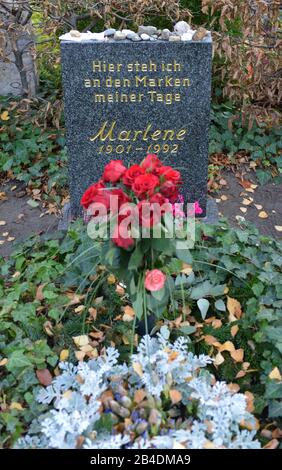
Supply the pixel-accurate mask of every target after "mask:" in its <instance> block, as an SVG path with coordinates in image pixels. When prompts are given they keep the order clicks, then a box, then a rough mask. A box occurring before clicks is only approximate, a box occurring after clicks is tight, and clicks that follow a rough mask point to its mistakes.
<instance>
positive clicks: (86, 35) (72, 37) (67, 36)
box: [60, 31, 106, 42]
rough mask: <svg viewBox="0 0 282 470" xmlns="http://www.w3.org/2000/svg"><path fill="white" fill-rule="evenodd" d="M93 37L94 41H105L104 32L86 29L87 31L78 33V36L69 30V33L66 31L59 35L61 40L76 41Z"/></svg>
mask: <svg viewBox="0 0 282 470" xmlns="http://www.w3.org/2000/svg"><path fill="white" fill-rule="evenodd" d="M93 39H94V40H95V41H105V39H106V38H105V36H104V32H102V33H91V31H87V33H80V35H79V36H78V35H77V34H76V35H73V32H69V33H66V34H63V35H62V36H60V40H61V41H78V42H81V41H92V40H93Z"/></svg>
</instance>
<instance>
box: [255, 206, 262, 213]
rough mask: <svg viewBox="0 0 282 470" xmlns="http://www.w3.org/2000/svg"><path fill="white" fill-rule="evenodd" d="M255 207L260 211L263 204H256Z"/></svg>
mask: <svg viewBox="0 0 282 470" xmlns="http://www.w3.org/2000/svg"><path fill="white" fill-rule="evenodd" d="M254 206H255V208H256V209H257V210H258V211H260V210H261V209H262V205H261V204H254Z"/></svg>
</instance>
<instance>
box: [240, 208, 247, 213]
mask: <svg viewBox="0 0 282 470" xmlns="http://www.w3.org/2000/svg"><path fill="white" fill-rule="evenodd" d="M247 210H248V209H247V208H246V207H240V211H241V212H243V214H246V212H247Z"/></svg>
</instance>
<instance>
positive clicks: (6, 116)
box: [0, 111, 10, 121]
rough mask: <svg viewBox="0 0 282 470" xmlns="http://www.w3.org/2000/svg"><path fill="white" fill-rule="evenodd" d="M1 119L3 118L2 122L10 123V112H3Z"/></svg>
mask: <svg viewBox="0 0 282 470" xmlns="http://www.w3.org/2000/svg"><path fill="white" fill-rule="evenodd" d="M0 117H1V119H2V121H9V119H10V116H9V113H8V111H3V113H2V114H1V116H0Z"/></svg>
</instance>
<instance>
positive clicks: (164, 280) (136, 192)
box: [81, 154, 202, 318]
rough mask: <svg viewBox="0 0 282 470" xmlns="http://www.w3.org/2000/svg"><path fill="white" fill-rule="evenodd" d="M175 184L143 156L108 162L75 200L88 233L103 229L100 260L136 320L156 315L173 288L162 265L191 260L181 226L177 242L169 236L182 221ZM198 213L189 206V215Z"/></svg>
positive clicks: (174, 176) (153, 158)
mask: <svg viewBox="0 0 282 470" xmlns="http://www.w3.org/2000/svg"><path fill="white" fill-rule="evenodd" d="M181 185H182V180H181V174H180V172H179V171H177V170H174V169H173V168H172V167H170V166H166V165H163V163H162V162H161V161H160V160H159V158H158V157H157V155H154V154H149V155H147V156H146V158H145V159H144V160H143V161H142V162H141V163H140V165H137V164H134V165H132V166H130V167H129V168H127V167H126V166H125V165H123V163H122V161H121V160H115V161H114V160H112V161H111V162H110V163H108V164H107V165H106V166H105V168H104V172H103V176H102V178H101V179H100V180H99V181H98V182H97V183H95V184H93V185H91V186H90V187H89V188H88V189H87V190H86V191H85V193H84V194H83V196H82V199H81V205H82V206H83V208H84V210H85V214H86V219H87V220H88V221H89V224H91V227H92V229H93V227H94V228H95V229H96V227H97V226H100V227H99V228H101V226H103V227H104V228H105V227H106V231H105V230H104V231H102V233H103V234H104V236H101V237H100V238H101V243H102V246H101V262H102V263H103V264H104V265H106V266H107V267H108V268H109V270H110V271H112V272H114V273H116V274H117V275H118V277H119V280H120V281H123V282H124V283H125V284H126V285H127V286H128V289H129V294H130V295H131V297H132V301H133V305H134V308H135V311H136V313H137V316H138V317H139V318H140V317H141V316H142V315H143V314H144V313H145V315H146V312H147V309H149V310H151V311H154V313H159V312H160V311H163V310H164V308H165V307H166V304H167V301H168V298H169V292H170V290H171V288H172V287H173V286H172V282H173V278H172V277H171V276H170V273H169V271H168V269H167V265H168V263H169V262H170V261H171V260H173V259H174V260H175V261H178V262H179V263H180V264H179V267H181V266H182V264H183V261H184V262H189V261H190V260H191V255H190V253H189V244H187V241H185V240H183V226H182V227H181V230H180V232H181V233H182V236H181V237H180V238H181V240H179V239H178V236H177V233H173V235H170V236H169V233H170V232H171V227H169V224H171V222H173V221H174V220H175V219H180V220H181V221H182V222H183V220H185V219H186V216H185V214H184V212H183V209H182V206H183V198H182V197H181V195H180V193H179V191H180V188H181ZM179 206H180V207H179ZM201 212H202V210H201V208H200V206H199V204H198V203H197V202H196V203H194V209H193V214H191V213H190V215H193V216H194V214H195V213H196V214H200V213H201ZM109 228H110V230H108V229H109ZM90 232H91V234H92V235H90V236H92V238H96V239H97V237H98V236H97V234H100V235H101V230H100V231H99V230H98V231H97V230H90V231H89V234H90ZM93 233H95V235H93ZM156 233H157V235H156Z"/></svg>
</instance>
